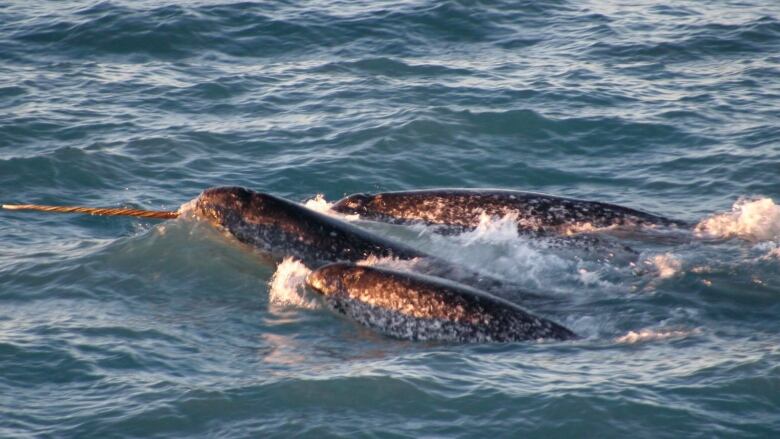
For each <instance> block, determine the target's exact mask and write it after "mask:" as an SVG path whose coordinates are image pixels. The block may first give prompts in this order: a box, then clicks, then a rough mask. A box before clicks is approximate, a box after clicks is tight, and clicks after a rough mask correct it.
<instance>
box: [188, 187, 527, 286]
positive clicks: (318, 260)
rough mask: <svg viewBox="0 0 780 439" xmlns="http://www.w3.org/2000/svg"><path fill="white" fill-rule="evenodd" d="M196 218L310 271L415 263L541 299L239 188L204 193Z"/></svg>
mask: <svg viewBox="0 0 780 439" xmlns="http://www.w3.org/2000/svg"><path fill="white" fill-rule="evenodd" d="M194 213H195V216H196V217H199V218H202V219H205V220H207V221H210V222H212V223H214V224H216V225H217V226H219V227H221V228H223V229H225V230H227V231H228V232H230V234H231V235H233V236H235V237H236V239H238V240H239V241H241V242H244V243H246V244H249V245H251V246H252V247H254V248H256V249H257V250H259V251H261V252H262V253H264V254H266V255H270V256H271V257H272V258H275V259H282V258H284V257H294V258H296V259H298V260H300V261H301V262H303V263H304V264H305V265H306V266H307V267H309V268H317V267H319V266H321V265H324V264H327V263H330V262H337V261H350V262H357V261H361V260H364V259H366V258H368V257H370V256H373V257H377V258H386V257H390V258H396V259H401V260H412V259H414V260H416V263H415V269H418V270H421V271H423V272H425V273H427V274H432V275H436V276H440V277H446V278H450V279H455V280H457V281H458V282H463V283H466V284H468V285H471V286H474V287H477V288H481V289H485V290H488V291H491V292H494V293H497V294H509V295H512V296H513V297H516V298H538V297H539V296H538V295H536V294H533V293H528V292H525V291H522V290H521V289H518V288H515V287H513V286H511V285H508V284H507V283H505V282H502V281H500V280H498V279H494V278H491V277H490V276H485V275H482V274H481V273H476V272H473V271H471V270H468V269H466V268H464V267H462V266H458V265H455V264H452V263H449V262H446V261H443V260H441V259H439V258H436V257H434V256H431V255H428V254H426V253H423V252H421V251H418V250H416V249H414V248H411V247H409V246H406V245H404V244H401V243H398V242H394V241H391V240H389V239H386V238H382V237H381V236H377V235H375V234H373V233H371V232H368V231H366V230H363V229H360V228H358V227H355V226H353V225H351V224H349V223H346V222H344V221H341V220H338V219H336V218H333V217H330V216H327V215H324V214H321V213H319V212H315V211H313V210H311V209H308V208H306V207H303V206H301V205H300V204H298V203H294V202H292V201H289V200H285V199H283V198H279V197H275V196H273V195H269V194H265V193H260V192H254V191H251V190H248V189H244V188H241V187H220V188H213V189H208V190H206V191H204V192H203V193H202V194H201V195H200V196H199V197H198V198H197V199H196V200H195V205H194Z"/></svg>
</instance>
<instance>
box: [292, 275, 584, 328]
mask: <svg viewBox="0 0 780 439" xmlns="http://www.w3.org/2000/svg"><path fill="white" fill-rule="evenodd" d="M306 283H307V285H308V286H309V287H310V288H312V289H313V290H314V291H316V292H318V293H320V294H322V295H323V296H324V298H325V301H326V303H327V304H328V305H329V306H330V307H332V308H333V309H334V310H336V311H337V312H339V313H342V314H344V315H346V316H348V317H349V318H351V319H353V320H355V321H356V322H358V323H360V324H362V325H365V326H368V327H369V328H372V329H374V330H377V331H379V332H381V333H383V334H386V335H389V336H392V337H397V338H401V339H407V340H437V341H447V342H462V343H479V342H512V341H526V340H540V339H554V340H569V339H574V338H576V337H577V336H576V335H575V334H574V333H573V332H572V331H570V330H568V329H566V328H564V327H563V326H561V325H559V324H557V323H554V322H552V321H550V320H547V319H544V318H541V317H537V316H534V315H532V314H530V313H528V312H527V311H525V310H524V309H522V308H520V307H519V306H517V305H515V304H513V303H511V302H508V301H506V300H503V299H500V298H498V297H495V296H492V295H490V294H488V293H485V292H483V291H480V290H476V289H473V288H469V287H466V286H463V285H460V284H455V283H452V282H449V281H446V280H444V279H440V278H434V277H430V276H423V275H419V274H412V273H408V272H400V271H394V270H388V269H383V268H377V267H366V266H358V265H354V264H351V263H335V264H329V265H326V266H324V267H321V268H319V269H317V270H315V271H313V272H312V273H310V274H309V276H307V278H306Z"/></svg>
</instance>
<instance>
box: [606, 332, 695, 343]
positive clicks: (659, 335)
mask: <svg viewBox="0 0 780 439" xmlns="http://www.w3.org/2000/svg"><path fill="white" fill-rule="evenodd" d="M699 332H701V331H699V330H698V329H692V330H685V329H678V330H673V329H670V330H663V329H659V330H654V329H642V330H640V331H638V332H635V331H628V333H627V334H626V335H623V336H620V337H617V338H616V339H615V342H616V343H623V344H634V343H641V342H647V341H658V340H668V339H672V338H686V337H688V336H690V335H695V334H698V333H699Z"/></svg>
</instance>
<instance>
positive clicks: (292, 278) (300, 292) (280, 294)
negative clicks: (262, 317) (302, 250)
mask: <svg viewBox="0 0 780 439" xmlns="http://www.w3.org/2000/svg"><path fill="white" fill-rule="evenodd" d="M309 273H311V270H309V269H308V268H307V267H306V266H305V265H303V263H302V262H301V261H299V260H297V259H293V258H290V257H288V258H285V259H284V260H283V261H282V262H281V263H280V264H279V266H277V267H276V272H274V275H273V276H272V277H271V280H270V281H269V282H268V286H269V288H268V292H269V301H270V302H271V303H273V304H275V305H282V306H296V307H301V308H309V309H314V308H318V307H319V304H318V302H317V301H316V300H315V299H314V298H312V297H310V296H309V295H308V294H307V293H306V276H307V275H308V274H309Z"/></svg>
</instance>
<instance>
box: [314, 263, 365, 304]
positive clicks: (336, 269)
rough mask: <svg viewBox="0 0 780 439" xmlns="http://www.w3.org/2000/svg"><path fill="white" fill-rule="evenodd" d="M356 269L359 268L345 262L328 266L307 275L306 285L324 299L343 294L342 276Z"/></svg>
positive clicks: (344, 291)
mask: <svg viewBox="0 0 780 439" xmlns="http://www.w3.org/2000/svg"><path fill="white" fill-rule="evenodd" d="M356 269H357V270H359V269H360V267H357V266H355V265H354V264H350V263H345V262H336V263H333V264H328V265H325V266H322V267H320V268H318V269H316V270H314V271H312V272H311V273H309V275H308V276H306V285H308V286H309V288H311V289H313V290H314V291H316V292H317V293H320V294H322V295H323V296H326V297H328V296H335V295H339V294H344V293H346V289H345V286H344V283H343V281H344V276H347V275H350V274H352V273H353V272H354V271H355V270H356Z"/></svg>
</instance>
